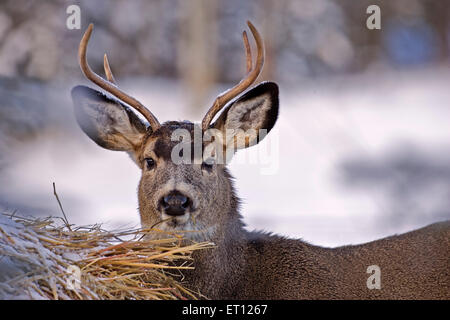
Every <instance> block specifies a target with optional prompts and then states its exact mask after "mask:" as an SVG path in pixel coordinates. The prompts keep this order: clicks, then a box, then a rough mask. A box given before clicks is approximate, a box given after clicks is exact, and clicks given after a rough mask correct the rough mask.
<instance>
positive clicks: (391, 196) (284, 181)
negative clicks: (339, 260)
mask: <svg viewBox="0 0 450 320" xmlns="http://www.w3.org/2000/svg"><path fill="white" fill-rule="evenodd" d="M382 75H383V76H382V77H376V76H374V75H358V76H346V77H336V78H329V79H322V80H320V81H319V80H318V81H313V82H306V81H305V82H302V83H299V84H295V85H293V84H290V85H288V84H282V85H281V86H280V100H281V109H280V117H279V120H278V123H277V125H276V130H274V131H273V132H271V133H270V135H269V137H268V138H267V139H266V140H264V141H263V142H262V143H261V144H260V145H258V146H257V147H253V148H251V149H248V150H246V151H240V152H239V153H238V154H237V155H236V157H235V158H234V159H233V162H232V164H231V165H230V169H231V172H232V174H233V175H234V176H235V178H236V186H237V189H238V193H239V195H240V196H241V197H242V198H243V200H244V204H243V207H242V213H243V216H244V219H245V222H246V223H247V224H248V228H249V229H253V228H258V229H265V230H267V231H273V232H276V233H280V234H283V235H286V236H291V237H301V238H303V239H305V240H307V241H309V242H311V243H314V244H319V245H326V246H336V245H343V244H349V243H353V244H354V243H361V242H366V241H370V240H374V239H377V238H380V237H382V236H387V235H390V234H393V233H400V232H405V231H408V230H412V229H414V228H417V227H421V226H424V225H426V224H429V223H432V222H435V221H437V220H442V219H443V218H447V219H448V218H450V217H449V216H450V214H449V212H450V209H448V207H446V209H444V211H442V206H444V207H445V204H448V202H445V201H448V200H445V199H449V198H450V187H449V184H450V180H449V182H448V183H445V181H444V182H442V180H439V179H437V180H432V181H431V182H430V183H429V184H428V185H427V186H428V187H427V188H417V189H414V186H411V185H407V186H406V187H405V188H406V189H407V190H410V189H411V188H413V189H411V190H413V191H414V190H419V191H420V193H417V194H416V195H413V196H412V197H406V198H405V194H404V193H400V195H401V197H400V196H399V198H398V202H399V203H400V204H401V203H405V204H407V205H405V206H401V205H397V204H396V201H395V199H396V195H395V191H396V190H398V188H397V187H396V184H397V183H398V181H407V182H408V181H409V180H407V179H406V178H405V179H403V176H402V175H404V174H405V171H404V170H403V171H402V169H399V170H391V171H387V174H386V170H387V169H386V168H385V167H386V166H387V167H388V165H389V163H390V162H389V161H390V160H389V159H391V158H394V159H398V158H400V159H402V155H405V154H406V156H405V157H404V158H406V160H405V161H409V160H411V159H412V160H414V159H413V158H414V156H417V155H419V156H423V158H424V159H425V160H426V161H428V160H429V161H430V163H429V165H430V167H433V166H440V165H441V166H444V167H445V166H446V165H447V164H449V163H450V161H449V160H450V158H449V157H448V156H447V154H448V153H449V152H448V150H449V147H450V129H449V119H450V108H449V104H450V90H449V86H450V70H449V69H448V67H446V68H444V67H442V68H432V69H425V70H417V71H409V72H387V73H383V74H382ZM122 83H123V85H122V86H123V87H124V88H125V89H126V90H129V91H130V92H132V94H133V95H135V96H136V97H138V98H139V99H140V100H141V101H142V102H144V104H146V105H149V106H151V108H152V111H153V112H154V113H155V114H156V115H157V116H158V118H159V119H160V120H162V121H165V120H183V119H190V120H197V121H199V120H200V119H201V116H202V115H203V112H205V111H206V109H207V107H208V106H209V104H208V103H207V104H205V106H204V108H203V109H200V108H198V109H197V110H191V109H188V108H186V107H183V106H185V105H186V104H185V103H184V101H185V100H186V99H185V96H186V95H185V91H184V89H183V88H182V87H180V86H179V85H177V84H176V83H170V82H166V81H150V80H145V81H134V82H126V81H125V82H124V81H121V84H122ZM211 101H212V98H211ZM56 107H58V108H59V107H61V106H55V108H56ZM64 107H66V108H67V110H70V109H71V105H67V106H64ZM70 112H71V111H70ZM70 119H72V120H71V121H74V120H73V118H70ZM265 147H270V150H269V148H267V149H268V150H266V148H265ZM277 149H278V152H277ZM266 151H271V152H269V153H268V154H269V156H268V157H267V156H266V157H263V158H261V159H260V160H261V161H259V162H256V163H253V164H252V163H248V162H249V161H245V159H246V158H248V157H251V156H254V157H255V158H258V156H259V155H260V153H262V152H266ZM408 154H411V157H409V156H408ZM10 157H11V159H15V161H14V162H13V164H11V165H10V166H8V167H7V168H6V169H5V170H3V172H2V173H1V175H0V179H1V180H2V182H1V185H2V187H0V196H1V197H0V199H6V200H7V204H6V206H10V207H9V209H10V210H12V209H14V208H12V207H11V206H12V204H14V203H20V204H22V208H24V207H25V206H23V204H26V206H28V209H26V208H25V209H23V210H25V211H27V212H33V211H34V212H39V213H40V214H53V215H59V214H60V213H59V208H58V206H57V202H56V200H55V198H54V196H53V190H52V182H56V186H57V191H58V193H59V196H60V198H61V200H62V203H63V206H64V209H65V211H66V213H67V214H68V217H69V220H70V221H71V222H73V223H77V224H90V223H97V222H105V223H107V225H109V226H112V227H117V226H124V225H127V226H134V225H138V224H139V218H138V212H137V196H136V190H137V183H138V180H139V174H140V173H139V170H138V169H137V167H136V166H135V165H134V164H133V162H132V161H130V160H129V158H128V156H127V155H125V154H122V153H119V152H111V151H107V150H104V149H101V148H99V147H97V146H96V145H95V144H94V143H92V142H91V141H90V140H89V138H87V137H85V136H84V134H83V133H82V132H81V130H75V133H74V132H72V131H70V132H68V133H61V132H51V131H47V132H43V133H42V135H40V136H39V137H37V138H36V140H35V141H33V143H32V144H23V145H20V146H17V148H14V149H13V150H11V155H10ZM419 158H420V157H419ZM267 159H269V160H267ZM412 160H411V161H412ZM267 161H269V163H267ZM399 161H400V160H399ZM395 163H396V162H395V161H394V164H395ZM401 163H402V162H401V161H400V164H401ZM413 163H414V162H413ZM364 164H368V166H369V168H371V167H370V165H372V167H373V166H375V167H376V168H378V167H379V168H378V169H379V170H380V172H381V173H383V174H385V176H383V177H384V180H386V181H384V180H383V179H382V177H381V176H382V174H381V173H380V174H378V178H379V180H380V179H381V183H378V184H373V185H370V181H372V180H370V181H369V187H365V185H364V184H362V186H361V184H358V182H355V183H352V181H353V182H354V181H359V180H354V179H353V180H352V176H351V173H352V172H354V171H352V168H358V165H359V166H362V167H364ZM377 166H378V167H377ZM380 168H381V169H380ZM383 168H385V169H386V170H385V171H383ZM419 169H420V168H419ZM419 169H417V170H419ZM411 170H412V171H411ZM411 170H410V171H406V172H409V173H410V172H413V173H414V172H416V171H417V170H416V169H414V168H413V169H411ZM415 170H416V171H415ZM356 172H358V171H356ZM376 172H378V171H376ZM424 174H425V173H424ZM425 175H426V174H425ZM375 176H376V177H377V174H375ZM425 178H427V177H425ZM425 178H424V179H425ZM438 178H439V177H438ZM419 180H420V179H419ZM422 180H423V179H422ZM376 181H378V180H376ZM433 181H437V182H436V183H434V182H433ZM378 182H380V181H378ZM408 183H409V182H408ZM408 188H409V189H408ZM400 190H403V189H402V188H400ZM413 191H412V192H413ZM408 195H409V193H408ZM442 201H444V205H442V203H443V202H442ZM0 203H1V201H0ZM4 206H5V205H4ZM408 206H409V207H408ZM36 208H38V209H39V210H37V209H36ZM403 209H405V212H402V213H401V217H402V219H400V220H398V219H394V218H393V214H397V213H398V210H403ZM406 211H407V212H406ZM410 212H411V216H409V213H410ZM436 212H437V213H436ZM412 213H414V214H412Z"/></svg>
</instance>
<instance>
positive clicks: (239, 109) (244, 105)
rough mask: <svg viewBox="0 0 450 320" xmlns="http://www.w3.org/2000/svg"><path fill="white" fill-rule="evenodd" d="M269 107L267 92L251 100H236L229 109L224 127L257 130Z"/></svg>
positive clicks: (269, 101)
mask: <svg viewBox="0 0 450 320" xmlns="http://www.w3.org/2000/svg"><path fill="white" fill-rule="evenodd" d="M270 107H271V100H270V95H269V94H264V95H261V96H258V97H255V98H253V99H251V100H246V101H242V102H240V101H238V102H236V103H235V104H234V105H233V106H232V107H231V109H230V111H229V112H228V115H227V120H226V123H225V128H227V129H242V130H244V131H246V130H247V129H250V128H252V129H255V130H258V129H260V128H261V126H262V125H263V123H264V121H265V119H266V115H267V111H268V110H269V109H270Z"/></svg>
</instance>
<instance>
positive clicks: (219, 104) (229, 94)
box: [202, 21, 264, 131]
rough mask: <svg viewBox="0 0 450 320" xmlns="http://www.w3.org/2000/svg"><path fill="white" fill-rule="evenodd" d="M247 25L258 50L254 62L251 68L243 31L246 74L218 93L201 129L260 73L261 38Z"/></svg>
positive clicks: (262, 50) (250, 59) (262, 52)
mask: <svg viewBox="0 0 450 320" xmlns="http://www.w3.org/2000/svg"><path fill="white" fill-rule="evenodd" d="M247 25H248V26H249V28H250V31H251V32H252V34H253V38H255V42H256V48H257V51H258V54H257V58H256V64H255V67H254V68H253V70H252V69H251V66H252V57H251V50H250V45H249V43H248V38H247V33H245V32H244V33H243V35H242V36H243V40H244V47H245V53H246V60H247V75H246V76H245V77H244V78H243V79H242V80H241V81H240V82H239V83H238V84H237V85H236V86H234V87H233V88H231V89H230V90H228V91H225V92H224V93H222V94H221V95H219V96H218V97H217V98H216V100H215V101H214V103H213V105H212V107H211V108H210V109H209V110H208V112H207V113H206V115H205V117H204V118H203V120H202V129H203V130H204V131H206V130H207V129H208V127H209V125H210V123H211V121H212V119H213V118H214V116H215V115H216V114H217V113H218V112H219V111H220V110H221V109H222V108H223V107H224V106H225V105H226V104H227V102H229V101H230V100H231V99H233V98H234V97H236V96H238V95H239V94H241V93H242V92H243V91H245V90H246V89H247V88H248V87H250V86H251V85H252V83H253V82H255V80H256V78H258V76H259V74H260V73H261V70H262V67H263V65H264V46H263V42H262V39H261V36H260V34H259V32H258V30H256V28H255V26H254V25H253V24H252V23H251V22H250V21H247Z"/></svg>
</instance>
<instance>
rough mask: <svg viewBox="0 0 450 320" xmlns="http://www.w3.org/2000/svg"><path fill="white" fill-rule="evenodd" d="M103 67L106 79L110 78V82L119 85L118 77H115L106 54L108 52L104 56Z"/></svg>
mask: <svg viewBox="0 0 450 320" xmlns="http://www.w3.org/2000/svg"><path fill="white" fill-rule="evenodd" d="M103 68H104V69H105V75H106V79H108V81H109V82H111V83H112V84H114V85H116V86H117V82H116V79H114V76H113V74H112V71H111V68H110V67H109V62H108V57H107V56H106V53H105V55H104V56H103Z"/></svg>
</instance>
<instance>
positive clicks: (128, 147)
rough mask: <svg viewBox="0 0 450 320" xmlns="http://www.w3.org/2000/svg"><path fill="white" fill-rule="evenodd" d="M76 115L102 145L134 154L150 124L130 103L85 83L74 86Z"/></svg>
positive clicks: (89, 133)
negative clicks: (109, 96)
mask: <svg viewBox="0 0 450 320" xmlns="http://www.w3.org/2000/svg"><path fill="white" fill-rule="evenodd" d="M72 100H73V103H74V109H75V116H76V119H77V122H78V124H79V125H80V127H81V129H82V130H83V131H84V133H86V134H87V135H88V136H89V138H91V139H92V140H94V141H95V143H97V144H98V145H99V146H101V147H103V148H106V149H109V150H118V151H127V152H129V153H131V154H133V153H134V152H135V151H136V150H137V149H138V148H139V146H140V145H141V143H142V139H143V138H144V136H145V134H146V132H147V128H146V125H145V124H144V122H143V121H141V119H139V117H138V116H137V115H136V114H135V113H134V112H133V111H132V110H131V109H130V108H128V107H127V106H125V105H123V104H122V103H120V102H118V101H116V100H113V99H111V98H108V97H107V96H105V95H104V94H103V93H101V92H99V91H97V90H94V89H91V88H88V87H85V86H76V87H74V88H73V89H72Z"/></svg>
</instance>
